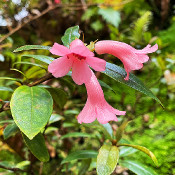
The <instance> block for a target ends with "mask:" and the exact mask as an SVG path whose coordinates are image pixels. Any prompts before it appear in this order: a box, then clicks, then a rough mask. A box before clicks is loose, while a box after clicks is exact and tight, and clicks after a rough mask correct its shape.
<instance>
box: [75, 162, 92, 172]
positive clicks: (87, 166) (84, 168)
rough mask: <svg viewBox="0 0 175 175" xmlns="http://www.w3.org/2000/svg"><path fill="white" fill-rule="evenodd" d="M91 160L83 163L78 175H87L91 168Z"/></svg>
mask: <svg viewBox="0 0 175 175" xmlns="http://www.w3.org/2000/svg"><path fill="white" fill-rule="evenodd" d="M90 164H91V159H85V160H83V161H81V167H80V169H79V171H78V175H85V174H86V173H87V171H88V169H89V167H90Z"/></svg>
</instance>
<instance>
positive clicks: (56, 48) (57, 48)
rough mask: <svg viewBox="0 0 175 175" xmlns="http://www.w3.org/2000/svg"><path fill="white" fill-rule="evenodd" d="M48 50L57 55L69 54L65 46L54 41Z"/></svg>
mask: <svg viewBox="0 0 175 175" xmlns="http://www.w3.org/2000/svg"><path fill="white" fill-rule="evenodd" d="M50 52H51V53H52V54H54V55H58V56H64V55H67V54H70V50H69V49H68V48H67V47H65V46H63V45H60V44H58V43H54V45H53V46H52V48H51V49H50Z"/></svg>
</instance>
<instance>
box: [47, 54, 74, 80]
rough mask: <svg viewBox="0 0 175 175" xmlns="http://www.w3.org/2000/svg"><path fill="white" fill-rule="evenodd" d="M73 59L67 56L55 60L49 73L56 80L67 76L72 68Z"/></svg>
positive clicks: (50, 66)
mask: <svg viewBox="0 0 175 175" xmlns="http://www.w3.org/2000/svg"><path fill="white" fill-rule="evenodd" d="M72 63H73V61H72V59H68V58H67V57H66V56H64V57H60V58H57V59H55V60H54V61H52V62H51V63H50V64H49V67H48V71H49V72H50V73H52V75H53V76H54V77H56V78H58V77H63V76H64V75H66V74H67V73H68V72H69V70H70V69H71V67H72Z"/></svg>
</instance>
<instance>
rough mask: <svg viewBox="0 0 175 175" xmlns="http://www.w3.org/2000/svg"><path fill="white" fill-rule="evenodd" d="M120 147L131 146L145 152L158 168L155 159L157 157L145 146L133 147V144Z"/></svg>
mask: <svg viewBox="0 0 175 175" xmlns="http://www.w3.org/2000/svg"><path fill="white" fill-rule="evenodd" d="M119 146H129V147H132V148H135V149H138V150H139V151H142V152H144V153H145V154H147V155H148V156H149V157H151V159H152V160H153V162H154V163H155V165H156V166H157V167H158V166H159V165H158V162H157V159H156V157H155V155H154V154H153V153H152V152H151V151H150V150H149V149H147V148H145V147H143V146H139V145H131V144H120V145H119Z"/></svg>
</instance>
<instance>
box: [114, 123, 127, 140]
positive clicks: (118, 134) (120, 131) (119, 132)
mask: <svg viewBox="0 0 175 175" xmlns="http://www.w3.org/2000/svg"><path fill="white" fill-rule="evenodd" d="M129 122H130V121H127V120H126V121H124V122H123V123H122V124H121V125H120V126H119V127H118V128H117V130H116V140H117V142H118V141H120V139H121V138H122V136H123V133H124V130H125V128H126V126H127V125H128V123H129Z"/></svg>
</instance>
